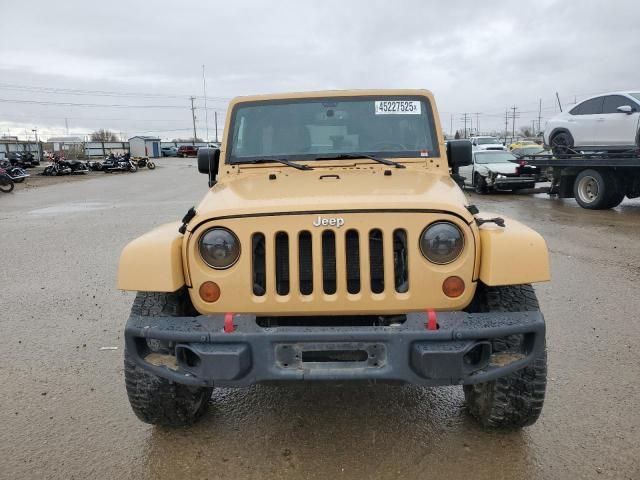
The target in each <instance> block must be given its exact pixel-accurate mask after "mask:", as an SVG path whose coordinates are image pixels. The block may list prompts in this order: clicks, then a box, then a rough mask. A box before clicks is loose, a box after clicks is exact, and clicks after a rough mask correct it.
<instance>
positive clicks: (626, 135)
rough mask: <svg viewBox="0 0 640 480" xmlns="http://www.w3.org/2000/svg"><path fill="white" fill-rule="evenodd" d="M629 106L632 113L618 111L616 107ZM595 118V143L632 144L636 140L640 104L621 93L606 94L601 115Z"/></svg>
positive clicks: (611, 144)
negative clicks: (596, 131) (596, 130)
mask: <svg viewBox="0 0 640 480" xmlns="http://www.w3.org/2000/svg"><path fill="white" fill-rule="evenodd" d="M625 105H626V106H629V107H631V108H632V109H633V110H634V111H633V112H632V113H625V112H620V111H619V110H618V107H622V106H625ZM599 117H600V118H598V120H597V124H598V126H597V129H598V133H597V140H598V143H597V145H603V146H604V145H610V146H624V145H627V146H632V145H634V144H635V142H636V133H637V131H638V118H639V117H640V106H639V105H638V104H637V103H636V102H635V101H633V100H631V99H630V98H627V97H625V96H622V95H607V96H606V97H605V99H604V104H603V107H602V115H600V116H599Z"/></svg>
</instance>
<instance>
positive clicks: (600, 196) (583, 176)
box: [519, 151, 640, 210]
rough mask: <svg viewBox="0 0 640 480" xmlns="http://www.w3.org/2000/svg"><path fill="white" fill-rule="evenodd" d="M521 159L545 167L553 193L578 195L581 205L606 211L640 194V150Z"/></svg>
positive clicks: (539, 156)
mask: <svg viewBox="0 0 640 480" xmlns="http://www.w3.org/2000/svg"><path fill="white" fill-rule="evenodd" d="M519 161H525V162H526V164H527V165H532V166H535V167H538V168H540V169H541V170H544V172H545V175H546V177H547V178H548V179H549V180H550V181H551V187H550V188H549V192H548V193H549V194H550V195H557V196H558V197H560V198H575V199H576V201H577V202H578V204H579V205H580V206H581V207H582V208H587V209H590V210H604V209H607V208H614V207H617V206H618V205H620V203H621V202H622V200H623V199H624V197H625V196H626V197H627V198H636V197H640V151H632V152H619V153H590V154H584V153H573V154H565V155H563V156H562V158H555V157H553V156H552V155H530V156H525V157H522V158H521V159H519Z"/></svg>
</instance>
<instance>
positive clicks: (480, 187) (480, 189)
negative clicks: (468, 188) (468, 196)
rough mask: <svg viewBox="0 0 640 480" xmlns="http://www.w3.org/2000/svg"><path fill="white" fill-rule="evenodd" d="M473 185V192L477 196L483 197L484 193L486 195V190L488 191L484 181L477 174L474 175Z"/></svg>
mask: <svg viewBox="0 0 640 480" xmlns="http://www.w3.org/2000/svg"><path fill="white" fill-rule="evenodd" d="M473 185H474V187H475V191H476V193H477V194H479V195H484V194H485V193H487V190H488V188H487V182H486V181H485V179H484V177H483V176H482V175H480V174H479V173H476V176H475V180H474V182H473Z"/></svg>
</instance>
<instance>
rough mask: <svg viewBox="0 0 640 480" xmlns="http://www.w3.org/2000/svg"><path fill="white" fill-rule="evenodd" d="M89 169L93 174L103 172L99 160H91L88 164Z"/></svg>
mask: <svg viewBox="0 0 640 480" xmlns="http://www.w3.org/2000/svg"><path fill="white" fill-rule="evenodd" d="M87 168H88V169H89V170H91V171H92V172H101V171H102V162H100V161H98V160H89V161H88V162H87Z"/></svg>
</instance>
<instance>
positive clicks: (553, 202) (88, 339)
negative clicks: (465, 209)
mask: <svg viewBox="0 0 640 480" xmlns="http://www.w3.org/2000/svg"><path fill="white" fill-rule="evenodd" d="M193 164H194V161H193V160H178V159H168V160H162V161H160V162H159V167H158V168H157V169H156V170H155V171H146V170H141V171H140V172H138V173H135V174H120V175H117V174H114V175H110V176H107V175H105V176H104V177H100V176H97V177H96V176H94V178H91V179H87V180H86V181H79V182H74V183H63V184H57V185H51V186H44V185H43V184H40V185H39V186H38V187H37V188H34V189H20V190H17V191H15V192H14V193H12V194H9V195H7V194H1V195H0V245H1V246H2V252H3V256H2V268H1V269H0V292H1V293H0V305H1V307H0V308H1V310H0V311H1V314H0V333H1V337H2V345H3V353H4V354H3V356H2V359H3V361H2V362H0V380H1V382H2V384H1V385H0V426H1V428H0V478H12V479H14V478H15V479H31V478H34V479H35V478H37V479H39V478H61V479H69V478H76V479H84V478H99V479H110V478H136V479H164V478H167V479H174V478H194V479H195V478H197V479H199V478H209V479H213V478H229V479H238V478H252V479H265V478H309V479H325V478H331V479H333V478H345V479H351V478H358V479H363V478H367V479H369V478H372V479H378V478H380V479H386V478H410V479H413V478H421V479H424V478H439V479H441V478H448V479H457V478H473V479H474V480H481V479H564V478H567V479H574V478H587V479H588V478H598V479H601V478H607V479H638V478H640V413H639V409H640V385H639V382H638V381H639V379H640V361H639V357H640V293H639V292H640V288H639V287H640V201H638V200H635V201H629V200H625V201H624V202H623V203H622V205H620V206H619V207H618V208H616V209H614V210H611V211H587V210H583V209H581V208H579V207H577V205H576V203H575V202H574V201H573V200H557V199H553V198H549V197H548V196H546V195H545V194H537V195H512V194H499V195H491V196H489V195H487V196H483V197H477V196H475V194H472V193H470V194H469V196H470V197H471V199H472V202H473V203H475V204H476V205H478V206H479V207H480V209H481V211H482V212H495V213H498V214H503V215H506V216H508V217H513V218H516V219H518V220H520V221H523V222H525V223H526V224H528V225H530V226H531V227H533V228H535V229H536V230H538V231H539V232H540V233H541V234H542V235H543V236H544V237H545V239H546V241H547V243H548V246H549V249H550V253H551V266H552V275H553V280H552V282H550V283H547V284H540V285H537V286H536V291H537V293H538V297H539V300H540V303H541V307H542V310H543V313H544V314H545V316H546V319H547V343H548V349H549V384H548V393H547V400H546V404H545V408H544V411H543V414H542V416H541V418H540V420H539V421H538V422H537V423H536V424H535V425H534V426H532V427H530V428H526V429H524V430H522V431H517V432H511V433H497V432H487V431H483V430H482V429H481V428H479V427H478V426H477V425H476V424H475V422H474V421H473V419H472V418H470V417H469V415H468V414H467V412H466V410H465V406H464V398H463V395H462V389H461V387H447V388H439V389H425V388H421V387H415V386H388V385H362V384H358V385H352V384H340V385H333V384H332V385H307V384H305V385H292V386H290V387H284V386H255V387H252V388H247V389H239V390H232V389H219V390H216V391H215V392H214V395H213V398H212V399H211V405H210V406H211V408H210V410H209V412H208V413H207V415H206V416H205V417H204V418H203V420H202V421H201V422H200V423H198V424H197V425H196V426H194V427H192V428H190V429H178V430H175V429H174V430H171V429H165V428H157V427H152V426H149V425H146V424H144V423H141V422H140V421H139V420H138V419H137V418H136V417H135V416H134V415H133V413H132V412H131V410H130V408H129V404H128V401H127V397H126V392H125V388H124V380H123V372H122V344H123V340H122V338H123V337H122V331H123V326H124V322H125V320H126V317H127V315H128V311H129V308H130V306H131V302H132V300H133V294H131V293H124V292H119V291H117V290H116V289H115V279H116V268H117V262H118V256H119V253H120V250H121V249H122V247H123V246H124V245H125V244H126V243H127V242H128V241H129V240H131V239H133V238H134V237H136V236H138V235H140V234H142V233H144V232H145V231H147V230H149V229H150V228H152V227H154V226H156V225H159V224H162V223H165V222H169V221H175V220H177V219H179V218H181V217H182V215H183V214H184V213H185V212H186V211H187V209H188V208H189V207H190V206H191V205H193V204H194V203H196V202H197V201H198V200H199V199H200V198H201V197H202V195H203V194H204V193H205V191H206V178H205V177H204V176H202V175H198V173H197V169H196V168H195V167H194V166H193ZM101 347H118V348H117V349H115V350H114V349H109V350H101Z"/></svg>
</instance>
